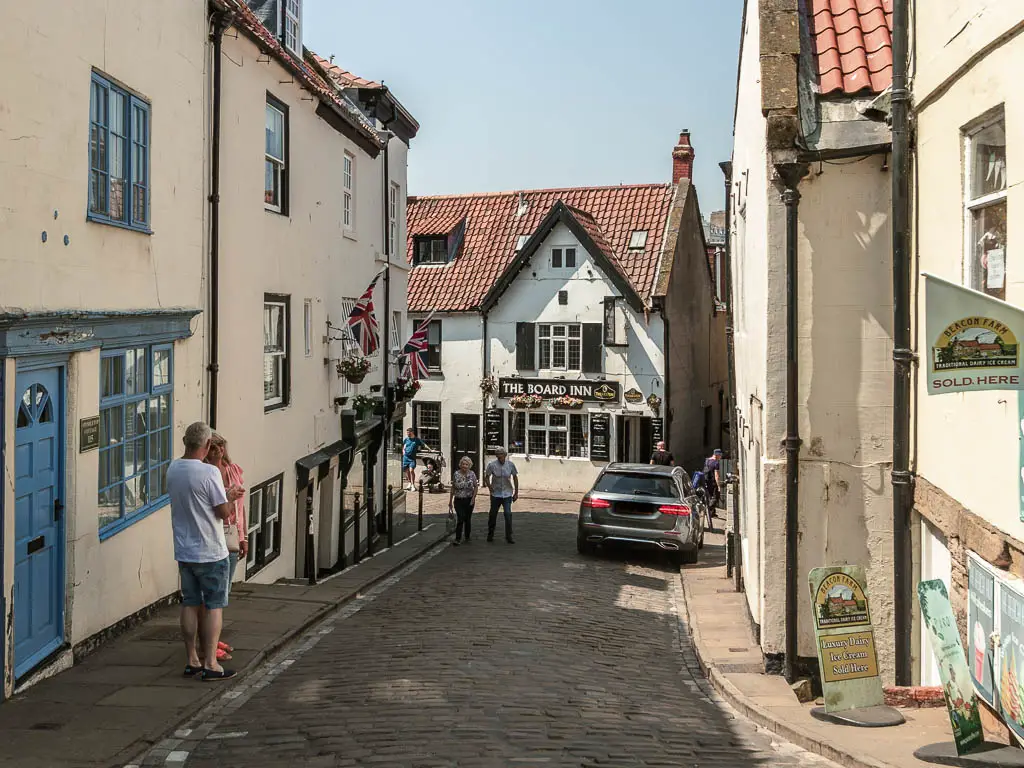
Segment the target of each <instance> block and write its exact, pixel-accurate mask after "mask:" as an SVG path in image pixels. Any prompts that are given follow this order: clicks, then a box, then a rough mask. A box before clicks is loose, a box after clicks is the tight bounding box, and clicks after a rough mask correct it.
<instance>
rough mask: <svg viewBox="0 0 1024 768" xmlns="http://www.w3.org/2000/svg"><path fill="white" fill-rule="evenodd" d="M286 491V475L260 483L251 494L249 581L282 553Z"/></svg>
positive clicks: (247, 563)
mask: <svg viewBox="0 0 1024 768" xmlns="http://www.w3.org/2000/svg"><path fill="white" fill-rule="evenodd" d="M283 491H284V475H278V476H277V477H275V478H273V479H271V480H267V481H266V482H264V483H260V484H259V485H257V486H256V487H254V488H252V489H250V491H249V517H248V519H247V520H246V533H247V535H246V539H247V540H248V542H249V552H248V554H246V557H245V577H246V578H247V579H248V578H250V577H251V576H253V575H254V574H255V573H257V572H258V571H260V570H262V569H263V568H264V567H266V566H267V565H268V564H270V563H271V562H273V561H274V560H276V559H277V558H278V557H279V556H280V554H281V504H282V501H283V498H284V493H283Z"/></svg>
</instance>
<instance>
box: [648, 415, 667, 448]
mask: <svg viewBox="0 0 1024 768" xmlns="http://www.w3.org/2000/svg"><path fill="white" fill-rule="evenodd" d="M664 439H665V420H664V419H651V442H652V443H654V445H652V446H651V450H654V447H655V446H656V445H657V444H658V443H659V442H661V441H662V440H664Z"/></svg>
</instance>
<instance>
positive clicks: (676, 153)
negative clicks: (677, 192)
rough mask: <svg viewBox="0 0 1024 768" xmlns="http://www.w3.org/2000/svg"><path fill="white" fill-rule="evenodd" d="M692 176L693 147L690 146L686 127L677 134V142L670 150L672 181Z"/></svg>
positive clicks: (677, 181)
mask: <svg viewBox="0 0 1024 768" xmlns="http://www.w3.org/2000/svg"><path fill="white" fill-rule="evenodd" d="M691 178H693V147H692V146H690V131H689V129H687V128H684V129H683V132H682V133H680V134H679V143H678V144H676V146H675V148H674V149H673V150H672V183H673V184H678V183H679V180H680V179H687V180H689V179H691Z"/></svg>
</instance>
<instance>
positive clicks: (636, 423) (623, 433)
mask: <svg viewBox="0 0 1024 768" xmlns="http://www.w3.org/2000/svg"><path fill="white" fill-rule="evenodd" d="M615 431H616V432H617V433H618V448H619V455H618V458H617V459H616V460H617V461H622V462H626V463H628V464H646V463H647V462H649V461H650V460H651V453H652V452H653V451H654V445H653V443H652V440H653V439H654V422H653V420H652V419H651V418H649V417H647V416H633V415H629V416H625V415H622V416H616V417H615Z"/></svg>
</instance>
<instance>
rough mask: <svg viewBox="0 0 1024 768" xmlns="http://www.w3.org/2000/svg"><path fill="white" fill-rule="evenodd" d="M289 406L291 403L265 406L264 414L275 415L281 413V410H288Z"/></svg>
mask: <svg viewBox="0 0 1024 768" xmlns="http://www.w3.org/2000/svg"><path fill="white" fill-rule="evenodd" d="M289 405H291V403H288V402H284V403H274V404H273V405H264V406H263V412H264V413H273V412H274V411H281V410H284V409H285V408H287V407H288V406H289Z"/></svg>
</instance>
